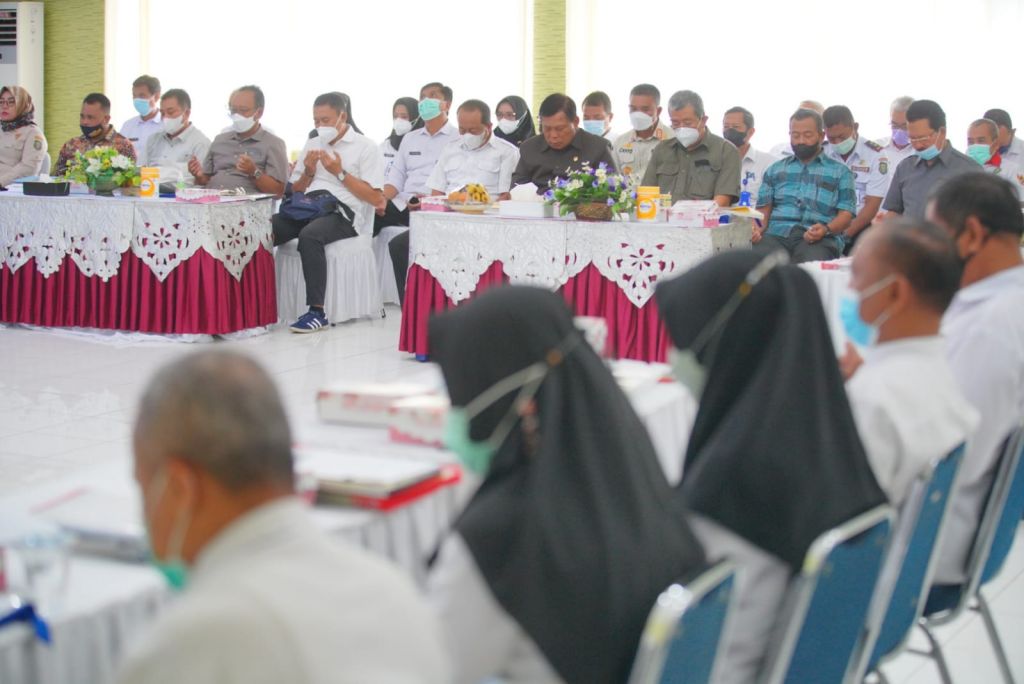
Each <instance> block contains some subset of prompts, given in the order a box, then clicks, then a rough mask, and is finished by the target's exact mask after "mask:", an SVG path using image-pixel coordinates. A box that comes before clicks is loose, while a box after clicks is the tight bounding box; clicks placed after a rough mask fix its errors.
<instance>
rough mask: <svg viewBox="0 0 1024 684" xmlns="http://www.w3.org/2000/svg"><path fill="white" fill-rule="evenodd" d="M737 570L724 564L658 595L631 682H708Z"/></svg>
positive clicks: (661, 683) (658, 683)
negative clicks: (683, 584) (684, 584)
mask: <svg viewBox="0 0 1024 684" xmlns="http://www.w3.org/2000/svg"><path fill="white" fill-rule="evenodd" d="M734 575H735V569H734V567H733V565H732V564H731V563H728V562H722V563H718V564H717V565H715V566H713V567H711V568H710V569H708V570H706V571H705V572H703V573H702V574H701V575H700V576H698V577H697V578H696V579H694V580H693V581H692V582H689V583H687V584H686V586H682V585H680V584H673V585H672V586H671V587H669V588H668V589H666V590H665V591H663V592H662V593H661V595H660V596H658V601H657V603H655V605H654V608H653V609H652V610H651V613H650V616H649V617H648V618H647V624H646V625H645V627H644V632H643V635H642V636H641V637H640V648H639V650H638V651H637V657H636V661H635V662H634V663H633V671H632V673H631V674H630V677H629V684H706V682H710V681H711V675H712V672H713V671H714V666H715V661H716V656H717V653H718V644H719V641H720V640H721V636H722V629H723V627H724V625H725V623H726V618H727V615H728V612H729V605H730V598H731V596H732V586H733V578H734Z"/></svg>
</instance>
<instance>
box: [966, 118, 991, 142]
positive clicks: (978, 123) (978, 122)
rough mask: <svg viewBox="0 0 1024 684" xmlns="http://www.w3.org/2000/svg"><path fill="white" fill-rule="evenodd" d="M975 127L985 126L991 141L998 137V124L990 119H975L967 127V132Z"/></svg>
mask: <svg viewBox="0 0 1024 684" xmlns="http://www.w3.org/2000/svg"><path fill="white" fill-rule="evenodd" d="M975 126H986V127H987V128H988V132H989V135H990V136H991V137H992V139H993V140H995V139H996V138H998V137H999V124H997V123H996V122H995V121H993V120H992V119H975V120H974V121H972V122H971V125H970V126H968V127H967V130H968V131H970V130H971V129H972V128H974V127H975Z"/></svg>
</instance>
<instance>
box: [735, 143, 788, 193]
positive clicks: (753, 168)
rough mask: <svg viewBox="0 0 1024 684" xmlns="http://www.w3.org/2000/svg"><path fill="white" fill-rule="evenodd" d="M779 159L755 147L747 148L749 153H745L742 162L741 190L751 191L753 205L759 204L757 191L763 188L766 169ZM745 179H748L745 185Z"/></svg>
mask: <svg viewBox="0 0 1024 684" xmlns="http://www.w3.org/2000/svg"><path fill="white" fill-rule="evenodd" d="M778 160H779V157H776V156H774V155H772V154H769V153H768V152H762V151H761V150H755V149H754V148H753V147H748V148H747V153H746V154H745V155H743V160H742V162H741V164H740V192H743V191H744V190H746V191H747V192H749V193H750V204H751V206H753V205H755V204H757V193H758V191H759V190H760V189H761V180H762V179H763V178H764V172H765V170H766V169H767V168H768V167H769V166H771V165H772V164H774V163H775V162H777V161H778ZM744 181H746V185H744Z"/></svg>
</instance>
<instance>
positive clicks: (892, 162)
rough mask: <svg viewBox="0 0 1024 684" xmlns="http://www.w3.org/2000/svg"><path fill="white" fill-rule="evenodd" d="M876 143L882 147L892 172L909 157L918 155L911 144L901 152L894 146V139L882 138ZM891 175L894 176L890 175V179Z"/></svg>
mask: <svg viewBox="0 0 1024 684" xmlns="http://www.w3.org/2000/svg"><path fill="white" fill-rule="evenodd" d="M875 142H876V143H878V144H879V145H881V147H882V154H884V155H885V158H886V159H887V160H888V161H889V171H890V172H892V171H895V170H896V167H897V166H899V165H900V162H901V161H903V160H904V159H906V158H907V157H910V156H912V155H915V154H917V150H915V149H914V146H913V145H911V144H910V143H907V146H906V147H904V148H903V149H902V150H901V149H900V148H898V147H896V145H894V144H893V142H892V138H882V139H880V140H876V141H875ZM891 175H892V174H891V173H890V179H891Z"/></svg>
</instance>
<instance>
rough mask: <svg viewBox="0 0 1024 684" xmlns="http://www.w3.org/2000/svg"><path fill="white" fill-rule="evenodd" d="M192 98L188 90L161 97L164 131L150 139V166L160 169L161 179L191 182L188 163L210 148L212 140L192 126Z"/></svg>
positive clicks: (178, 90) (176, 90)
mask: <svg viewBox="0 0 1024 684" xmlns="http://www.w3.org/2000/svg"><path fill="white" fill-rule="evenodd" d="M191 117H192V98H191V97H189V94H188V93H186V92H185V91H184V90H180V89H178V88H174V89H172V90H168V91H167V92H166V93H164V94H163V97H161V98H160V126H161V129H162V130H161V132H160V133H157V134H156V135H151V136H149V139H148V140H146V159H147V160H148V161H147V164H148V165H149V166H156V167H158V168H159V169H160V180H161V182H167V181H176V180H182V181H186V182H189V183H191V182H192V174H190V173H189V172H188V162H189V160H190V159H192V157H196V158H202V157H205V156H206V153H207V152H208V151H209V149H210V139H209V138H207V137H206V136H205V135H203V132H202V131H200V130H199V129H198V128H196V127H195V126H194V125H192V122H191V120H190V119H191Z"/></svg>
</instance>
